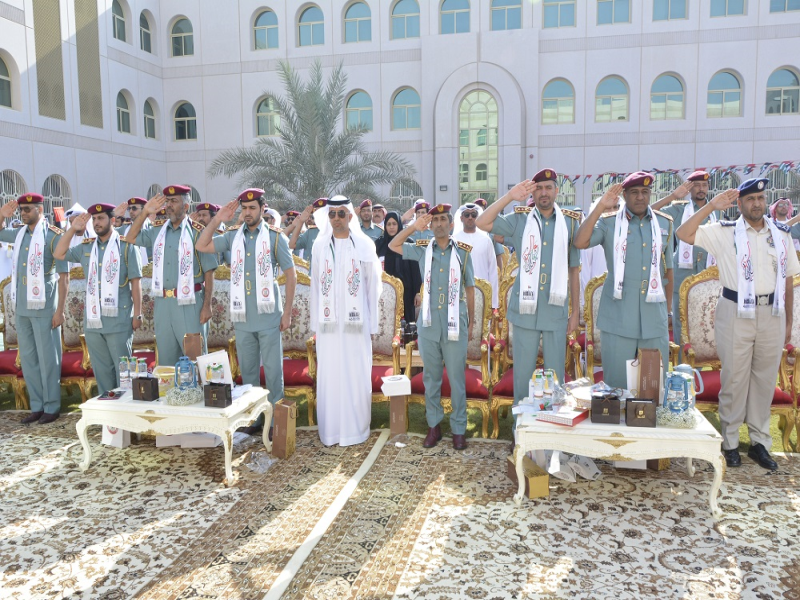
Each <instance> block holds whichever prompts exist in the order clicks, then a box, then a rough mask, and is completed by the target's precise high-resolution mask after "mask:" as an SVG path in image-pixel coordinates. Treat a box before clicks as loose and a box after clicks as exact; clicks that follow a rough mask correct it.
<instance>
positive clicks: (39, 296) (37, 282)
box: [11, 218, 47, 310]
mask: <svg viewBox="0 0 800 600" xmlns="http://www.w3.org/2000/svg"><path fill="white" fill-rule="evenodd" d="M27 229H28V226H27V225H24V226H22V227H20V228H19V231H17V237H16V239H15V240H14V256H13V258H12V260H11V290H12V292H11V299H12V301H13V302H15V303H16V301H17V277H18V273H17V264H18V263H19V253H20V249H21V248H22V238H24V237H25V231H26V230H27ZM46 231H47V222H46V221H45V219H44V218H42V219H39V222H38V223H37V224H36V226H35V227H34V228H33V233H32V234H31V241H30V243H29V244H28V260H27V261H26V262H27V265H28V266H27V273H26V281H27V282H28V283H27V286H26V290H27V297H26V298H25V301H26V302H27V306H28V309H29V310H41V309H43V308H44V307H45V304H46V303H47V299H46V298H45V296H44V245H45V239H46V236H45V232H46Z"/></svg>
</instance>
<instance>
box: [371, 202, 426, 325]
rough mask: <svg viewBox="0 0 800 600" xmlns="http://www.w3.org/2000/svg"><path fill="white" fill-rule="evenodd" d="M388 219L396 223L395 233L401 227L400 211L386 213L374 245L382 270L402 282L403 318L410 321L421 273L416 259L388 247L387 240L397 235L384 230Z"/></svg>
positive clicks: (412, 317)
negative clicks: (405, 257) (381, 263)
mask: <svg viewBox="0 0 800 600" xmlns="http://www.w3.org/2000/svg"><path fill="white" fill-rule="evenodd" d="M390 219H392V220H394V221H395V222H396V223H397V233H400V231H401V230H402V229H403V221H402V219H401V218H400V213H398V212H397V211H391V212H389V213H387V215H386V218H385V219H384V221H383V235H382V236H381V237H380V238H379V239H378V242H377V244H376V247H377V251H378V256H381V257H383V259H384V261H383V269H384V271H386V273H387V274H389V275H392V276H393V277H397V278H398V279H400V281H402V282H403V288H404V292H405V293H404V296H405V298H404V304H405V312H406V314H405V319H406V321H408V322H409V323H410V322H412V321H415V320H416V319H415V317H414V295H415V294H416V293H417V292H419V289H420V286H421V285H422V275H421V274H420V270H419V264H418V263H417V261H415V260H405V259H404V258H403V255H402V254H398V253H397V252H394V251H392V250H390V249H389V242H391V241H392V240H393V239H394V237H395V236H396V235H397V233H396V234H395V235H389V234H388V232H387V231H386V225H387V223H389V220H390Z"/></svg>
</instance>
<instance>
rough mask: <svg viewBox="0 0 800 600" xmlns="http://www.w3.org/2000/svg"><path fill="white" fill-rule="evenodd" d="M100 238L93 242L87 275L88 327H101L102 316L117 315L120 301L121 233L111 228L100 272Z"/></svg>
mask: <svg viewBox="0 0 800 600" xmlns="http://www.w3.org/2000/svg"><path fill="white" fill-rule="evenodd" d="M98 241H99V240H98V239H95V240H94V243H93V244H92V252H91V256H90V257H89V273H88V275H87V277H86V305H87V306H86V308H87V312H86V327H87V328H88V329H100V328H101V327H102V326H103V320H102V318H101V315H102V317H116V316H117V314H118V312H119V311H118V308H117V306H118V303H119V272H120V243H119V233H117V230H116V229H113V228H112V229H111V237H109V238H108V244H107V245H106V251H105V252H104V253H103V264H102V271H101V272H99V273H98V269H97V267H98V262H99V260H98V255H99V252H98V248H97V243H98Z"/></svg>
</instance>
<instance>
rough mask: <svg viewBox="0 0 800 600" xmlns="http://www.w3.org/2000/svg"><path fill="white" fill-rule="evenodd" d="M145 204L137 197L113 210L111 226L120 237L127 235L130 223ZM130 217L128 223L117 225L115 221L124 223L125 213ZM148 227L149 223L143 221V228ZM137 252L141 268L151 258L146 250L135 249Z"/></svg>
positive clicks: (143, 200)
mask: <svg viewBox="0 0 800 600" xmlns="http://www.w3.org/2000/svg"><path fill="white" fill-rule="evenodd" d="M145 204H147V200H145V199H144V198H139V197H138V196H136V197H134V198H128V201H127V202H123V203H122V204H120V205H119V206H117V208H115V209H114V213H113V214H112V216H111V219H112V225H113V226H114V227H115V228H116V229H117V231H118V232H119V234H120V235H121V236H123V237H124V236H126V235H128V230H129V229H130V228H131V223H132V222H133V220H134V219H136V217H138V216H139V213H141V212H142V210H143V209H144V205H145ZM126 212H127V213H128V215H130V222H128V223H122V224H121V225H117V219H122V220H123V221H124V218H125V213H126ZM147 227H150V221H145V224H144V225H143V228H147ZM137 250H138V252H139V259H140V261H141V264H142V266H143V267H144V266H145V265H146V264H148V263H149V262H150V259H151V256H150V252H149V251H148V249H147V248H137Z"/></svg>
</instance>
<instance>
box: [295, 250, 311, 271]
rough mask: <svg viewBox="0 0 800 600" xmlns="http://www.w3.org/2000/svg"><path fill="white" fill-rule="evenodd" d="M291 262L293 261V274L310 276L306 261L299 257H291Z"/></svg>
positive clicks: (309, 266)
mask: <svg viewBox="0 0 800 600" xmlns="http://www.w3.org/2000/svg"><path fill="white" fill-rule="evenodd" d="M292 260H293V261H294V271H295V273H302V274H303V275H309V276H310V275H311V265H310V264H309V263H308V261H307V260H303V259H302V258H300V257H299V256H295V255H294V254H293V255H292Z"/></svg>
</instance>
